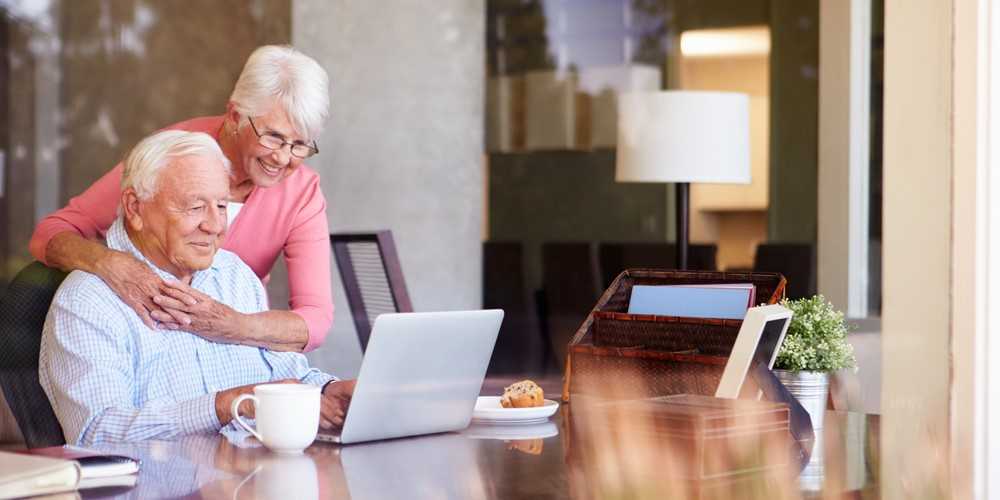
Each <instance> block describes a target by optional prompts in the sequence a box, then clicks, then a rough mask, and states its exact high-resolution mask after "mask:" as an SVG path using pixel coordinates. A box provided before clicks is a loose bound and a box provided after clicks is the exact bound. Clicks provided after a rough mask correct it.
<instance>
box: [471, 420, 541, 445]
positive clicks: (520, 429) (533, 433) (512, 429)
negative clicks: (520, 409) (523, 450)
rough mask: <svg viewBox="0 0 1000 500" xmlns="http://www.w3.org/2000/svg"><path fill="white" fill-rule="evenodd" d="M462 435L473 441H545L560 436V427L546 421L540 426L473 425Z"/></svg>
mask: <svg viewBox="0 0 1000 500" xmlns="http://www.w3.org/2000/svg"><path fill="white" fill-rule="evenodd" d="M462 434H464V435H466V436H468V437H470V438H472V439H502V440H504V441H507V440H515V439H545V438H550V437H552V436H558V435H559V426H557V425H556V423H555V422H552V421H550V420H547V419H546V420H545V421H544V422H542V423H540V424H526V425H495V424H480V423H473V424H472V425H470V426H469V427H468V428H467V429H465V430H464V431H462Z"/></svg>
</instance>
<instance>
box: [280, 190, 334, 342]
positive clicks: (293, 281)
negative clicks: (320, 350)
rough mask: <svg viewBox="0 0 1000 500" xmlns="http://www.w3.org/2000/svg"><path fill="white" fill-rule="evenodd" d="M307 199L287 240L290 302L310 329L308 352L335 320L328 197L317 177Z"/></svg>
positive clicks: (306, 196) (286, 251) (324, 337)
mask: <svg viewBox="0 0 1000 500" xmlns="http://www.w3.org/2000/svg"><path fill="white" fill-rule="evenodd" d="M303 198H304V199H305V202H304V203H303V205H302V208H301V210H300V211H299V213H298V215H297V216H296V219H295V223H294V225H293V227H292V228H291V231H290V232H289V235H288V240H287V241H286V242H285V247H284V254H285V265H286V267H287V269H288V291H289V306H291V310H292V312H293V313H295V314H297V315H299V316H300V317H301V318H302V319H303V320H304V321H305V324H306V326H307V327H308V330H309V342H308V343H307V344H306V346H305V349H304V351H305V352H308V351H311V350H313V349H316V348H317V347H319V346H320V345H322V343H323V341H324V340H325V339H326V334H327V332H328V331H329V330H330V326H331V325H332V324H333V292H332V291H331V286H330V226H329V224H328V223H327V218H326V198H325V197H324V196H323V191H322V190H321V189H320V186H319V178H318V177H316V178H314V179H313V181H312V182H311V183H310V184H309V187H308V189H307V190H306V192H305V193H303Z"/></svg>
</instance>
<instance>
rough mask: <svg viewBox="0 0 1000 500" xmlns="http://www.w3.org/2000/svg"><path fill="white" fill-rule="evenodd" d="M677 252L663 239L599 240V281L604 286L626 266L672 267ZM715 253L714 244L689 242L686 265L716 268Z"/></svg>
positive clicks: (716, 249)
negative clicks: (633, 240)
mask: <svg viewBox="0 0 1000 500" xmlns="http://www.w3.org/2000/svg"><path fill="white" fill-rule="evenodd" d="M676 252H677V245H676V244H674V243H666V242H654V241H648V242H631V243H608V242H605V243H601V244H600V245H599V247H598V260H599V262H600V264H601V279H602V284H603V285H604V288H605V289H607V287H609V286H611V282H612V281H614V279H615V277H617V276H618V274H619V273H621V272H622V271H624V270H625V269H629V268H659V269H673V268H675V267H677V261H676V257H675V254H676ZM717 253H718V248H717V247H716V246H715V245H690V246H689V247H688V269H691V270H697V271H715V268H716V254H717Z"/></svg>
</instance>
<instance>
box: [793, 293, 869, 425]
mask: <svg viewBox="0 0 1000 500" xmlns="http://www.w3.org/2000/svg"><path fill="white" fill-rule="evenodd" d="M781 305H783V306H785V307H787V308H789V309H791V310H792V313H793V316H792V322H791V324H789V325H788V331H787V332H786V333H785V341H784V342H783V343H782V345H781V349H780V350H779V351H778V358H777V359H776V360H775V362H774V374H775V375H776V376H777V377H778V380H781V382H782V383H783V384H784V385H785V387H787V388H788V392H790V393H792V395H794V396H795V397H796V399H798V400H799V403H801V404H802V406H803V407H805V409H806V411H808V412H809V416H810V417H811V418H812V421H813V427H814V428H816V429H821V428H823V413H824V412H825V411H826V399H827V394H828V393H829V389H830V372H834V371H837V370H842V369H845V368H855V367H856V366H857V361H856V360H855V358H854V348H853V347H852V346H851V344H849V343H848V342H847V332H848V330H849V328H848V326H847V323H846V322H845V321H844V313H842V312H840V311H838V310H836V309H835V308H834V307H833V304H831V303H829V302H827V300H826V299H825V298H824V297H823V296H822V295H815V296H813V297H810V298H804V299H798V300H788V299H784V300H782V301H781Z"/></svg>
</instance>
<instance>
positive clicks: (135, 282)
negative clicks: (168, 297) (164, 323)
mask: <svg viewBox="0 0 1000 500" xmlns="http://www.w3.org/2000/svg"><path fill="white" fill-rule="evenodd" d="M95 270H96V271H97V272H96V273H95V274H97V275H98V276H100V277H101V279H102V280H104V282H105V283H107V285H108V286H109V287H111V289H112V290H114V292H115V293H116V294H118V297H119V298H121V299H122V301H124V302H125V303H126V304H128V305H129V307H131V308H132V309H134V310H135V312H136V314H138V315H139V318H141V319H142V322H143V323H146V325H147V326H149V327H150V328H156V321H157V320H156V317H155V316H156V313H159V314H163V311H162V310H161V309H160V306H158V305H157V304H156V303H155V302H154V301H153V297H154V296H156V295H159V294H160V287H161V285H162V284H163V280H162V279H160V277H159V276H157V275H156V273H154V272H153V270H152V269H150V268H149V266H147V265H146V264H145V263H142V262H139V260H138V259H136V258H135V257H133V256H131V255H129V254H127V253H124V252H118V251H115V250H109V251H108V253H106V254H105V256H104V258H102V259H101V260H100V261H99V263H98V264H97V266H96V269H95Z"/></svg>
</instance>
